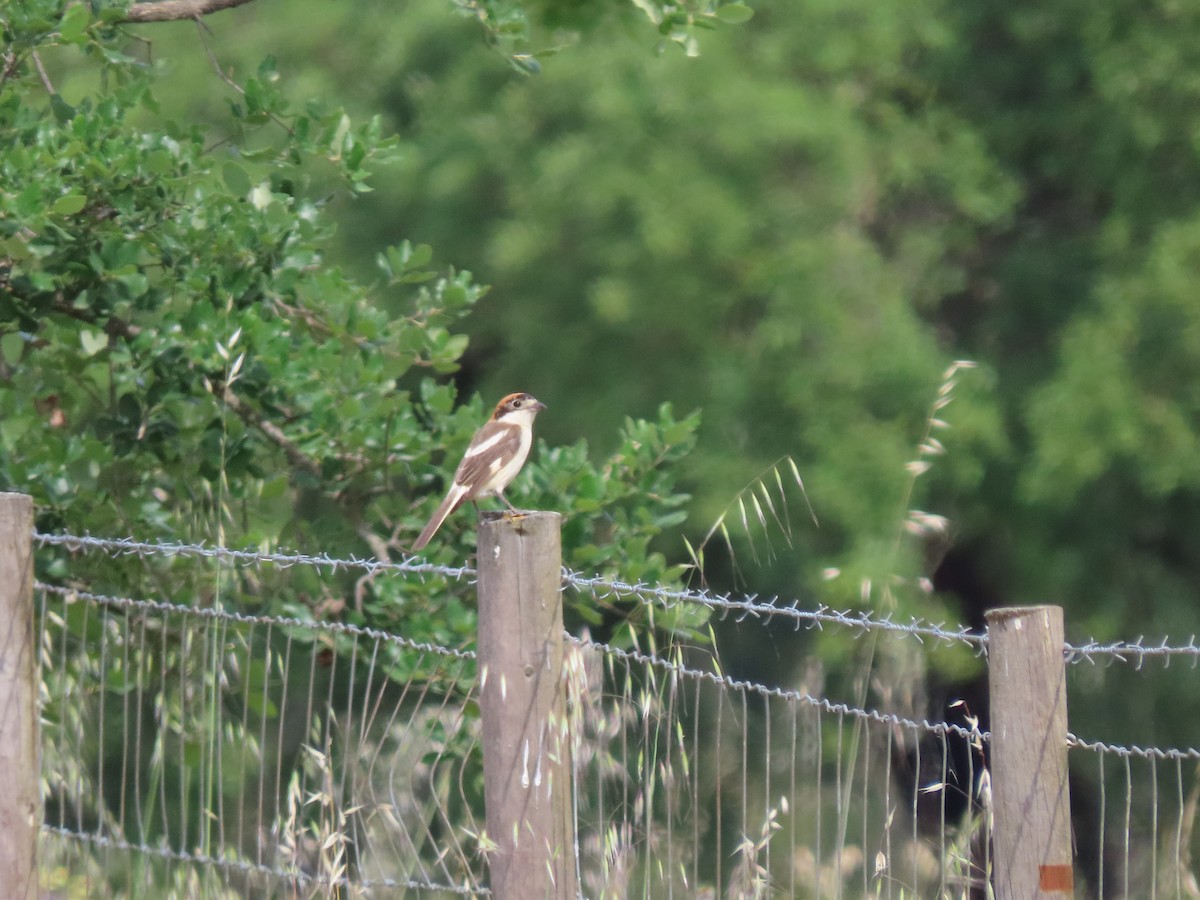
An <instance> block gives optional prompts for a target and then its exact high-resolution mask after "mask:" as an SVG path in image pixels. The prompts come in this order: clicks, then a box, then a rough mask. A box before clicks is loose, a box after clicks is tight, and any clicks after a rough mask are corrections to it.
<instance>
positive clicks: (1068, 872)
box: [1038, 866, 1075, 892]
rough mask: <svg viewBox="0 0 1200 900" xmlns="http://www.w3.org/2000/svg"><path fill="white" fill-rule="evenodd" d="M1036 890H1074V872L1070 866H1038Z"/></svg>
mask: <svg viewBox="0 0 1200 900" xmlns="http://www.w3.org/2000/svg"><path fill="white" fill-rule="evenodd" d="M1038 888H1039V889H1040V890H1043V891H1067V892H1070V891H1073V890H1075V872H1074V871H1073V870H1072V869H1071V867H1070V866H1038Z"/></svg>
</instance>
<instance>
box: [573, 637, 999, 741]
mask: <svg viewBox="0 0 1200 900" xmlns="http://www.w3.org/2000/svg"><path fill="white" fill-rule="evenodd" d="M566 637H567V639H568V640H569V641H570V642H571V643H572V644H574V645H576V646H578V647H583V648H585V649H592V650H597V651H599V652H601V653H604V654H606V655H608V656H614V657H616V658H617V659H623V660H629V661H632V662H637V663H640V664H642V665H646V666H652V667H654V668H656V669H661V670H663V671H667V672H671V673H673V674H676V675H679V676H682V677H684V678H690V679H693V680H697V681H707V682H710V683H711V684H716V685H720V686H722V687H725V688H730V689H733V690H737V691H749V692H751V693H755V694H759V695H761V696H764V697H771V698H773V699H776V700H787V701H794V702H797V703H801V704H803V705H805V706H812V707H814V708H817V709H821V710H823V711H825V712H828V713H833V714H834V715H844V716H849V717H850V718H853V719H862V720H863V721H866V722H873V723H876V724H880V725H894V726H899V727H902V728H910V729H913V730H914V731H926V732H929V733H930V734H936V735H938V736H939V737H945V736H946V735H949V734H954V735H958V736H959V737H963V738H967V739H968V740H971V739H974V738H978V739H980V740H984V741H987V740H990V739H991V734H990V732H986V731H979V730H978V729H973V728H964V727H963V726H961V725H955V724H954V723H952V722H930V721H929V720H928V719H922V720H920V721H917V720H916V719H908V718H905V717H904V716H900V715H896V714H895V713H885V712H880V711H879V710H874V709H862V708H860V707H857V706H850V705H849V704H846V703H836V702H834V701H832V700H829V699H827V698H825V697H814V696H812V695H811V694H806V693H804V692H803V691H790V690H787V689H786V688H779V687H769V686H767V685H765V684H760V683H758V682H755V681H744V680H742V679H738V678H731V677H730V676H728V675H722V674H721V673H719V672H708V671H705V670H703V669H693V668H691V667H689V666H685V665H683V664H681V663H676V662H672V661H671V660H668V659H663V658H662V657H661V656H654V655H651V654H648V653H642V652H641V651H639V650H623V649H621V648H620V647H614V646H613V645H611V644H605V643H601V642H599V641H593V640H586V639H583V638H577V637H574V636H572V635H570V634H568V635H567V636H566Z"/></svg>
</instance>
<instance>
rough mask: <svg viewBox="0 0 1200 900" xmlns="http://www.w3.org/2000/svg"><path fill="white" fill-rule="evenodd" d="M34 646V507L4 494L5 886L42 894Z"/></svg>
mask: <svg viewBox="0 0 1200 900" xmlns="http://www.w3.org/2000/svg"><path fill="white" fill-rule="evenodd" d="M36 675H37V671H36V666H35V665H34V643H33V501H32V500H31V499H30V498H29V497H27V496H26V495H24V494H8V493H0V773H3V777H0V885H3V886H4V896H5V897H8V898H13V900H34V898H36V897H37V896H38V884H37V877H38V867H37V842H38V834H39V832H40V829H41V824H42V808H41V796H40V793H39V791H38V776H39V773H38V709H37V703H36V700H37V687H36V684H35V681H34V679H35V678H36Z"/></svg>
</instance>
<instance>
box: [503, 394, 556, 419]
mask: <svg viewBox="0 0 1200 900" xmlns="http://www.w3.org/2000/svg"><path fill="white" fill-rule="evenodd" d="M545 408H546V404H545V403H542V402H541V401H540V400H538V398H537V397H535V396H533V395H532V394H509V395H508V396H507V397H505V398H504V399H503V400H501V401H500V402H499V403H497V404H496V411H495V412H494V413H492V418H493V419H503V418H505V417H506V416H511V415H515V414H517V413H524V414H526V415H528V416H529V417H530V418H533V417H534V416H536V415H537V414H538V413H539V412H541V411H542V410H543V409H545Z"/></svg>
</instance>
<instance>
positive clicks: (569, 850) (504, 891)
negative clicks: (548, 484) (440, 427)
mask: <svg viewBox="0 0 1200 900" xmlns="http://www.w3.org/2000/svg"><path fill="white" fill-rule="evenodd" d="M561 524H562V517H561V516H560V515H559V514H558V513H551V512H531V513H528V514H524V515H520V516H513V515H511V514H510V513H491V512H490V513H484V514H483V517H482V521H481V523H480V526H479V541H478V548H479V551H478V552H479V559H478V570H479V584H478V592H479V672H480V682H481V688H480V705H481V708H482V716H483V773H484V782H485V785H484V799H485V802H486V805H487V833H488V838H489V839H490V840H491V841H492V842H493V844H494V849H493V850H492V851H491V852H490V853H489V854H488V866H489V870H490V875H491V878H490V881H491V890H492V896H493V897H496V898H499V900H539V898H562V900H566V898H572V900H573V898H575V897H576V896H577V895H578V888H577V883H576V874H575V873H576V870H575V856H574V847H575V841H574V829H573V818H572V815H571V796H572V792H571V761H570V736H569V734H568V731H567V710H566V685H565V681H564V679H563V672H562V667H563V625H562V592H561V583H562V546H561Z"/></svg>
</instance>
